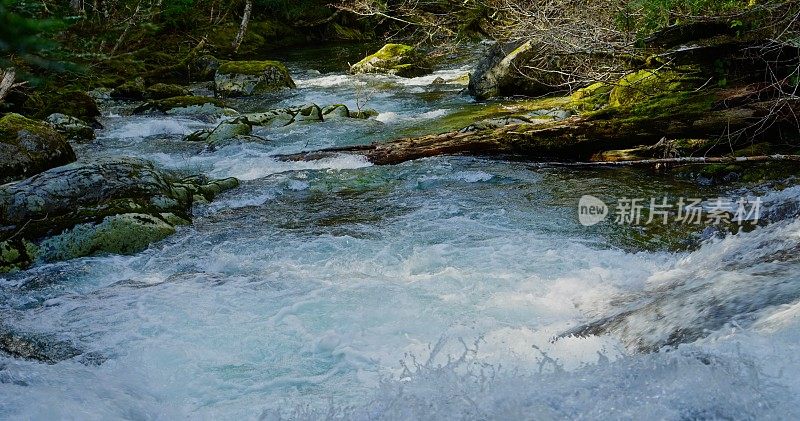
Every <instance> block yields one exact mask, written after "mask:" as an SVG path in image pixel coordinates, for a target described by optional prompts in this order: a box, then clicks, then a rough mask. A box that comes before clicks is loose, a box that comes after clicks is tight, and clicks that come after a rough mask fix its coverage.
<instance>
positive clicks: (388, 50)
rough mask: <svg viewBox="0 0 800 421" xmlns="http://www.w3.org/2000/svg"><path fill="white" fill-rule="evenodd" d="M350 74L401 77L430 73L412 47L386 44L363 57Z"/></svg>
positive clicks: (424, 61)
mask: <svg viewBox="0 0 800 421" xmlns="http://www.w3.org/2000/svg"><path fill="white" fill-rule="evenodd" d="M350 72H351V73H387V74H393V75H397V76H402V77H415V76H422V75H425V74H428V73H430V72H431V69H430V68H429V66H427V64H426V60H425V57H423V56H422V55H421V54H420V53H419V52H418V51H417V50H416V49H415V48H414V47H412V46H410V45H405V44H386V45H384V46H383V48H381V49H380V50H378V51H377V52H375V53H374V54H371V55H368V56H367V57H364V58H363V59H362V60H361V61H359V62H358V63H356V64H354V65H353V66H352V67H351V68H350Z"/></svg>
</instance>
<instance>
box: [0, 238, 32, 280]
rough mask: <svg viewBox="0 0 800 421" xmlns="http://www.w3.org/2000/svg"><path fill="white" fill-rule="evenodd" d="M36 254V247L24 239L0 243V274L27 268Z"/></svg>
mask: <svg viewBox="0 0 800 421" xmlns="http://www.w3.org/2000/svg"><path fill="white" fill-rule="evenodd" d="M37 253H38V247H36V245H34V244H33V243H31V242H30V241H27V240H24V239H18V240H7V241H3V242H0V273H4V272H14V271H17V270H20V269H26V268H28V267H29V266H30V265H31V264H33V261H34V260H35V259H36V255H37Z"/></svg>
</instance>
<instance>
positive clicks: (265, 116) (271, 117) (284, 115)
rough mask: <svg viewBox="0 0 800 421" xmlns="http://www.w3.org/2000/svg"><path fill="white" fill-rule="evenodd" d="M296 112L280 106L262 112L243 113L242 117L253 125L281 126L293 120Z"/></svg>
mask: <svg viewBox="0 0 800 421" xmlns="http://www.w3.org/2000/svg"><path fill="white" fill-rule="evenodd" d="M295 114H296V112H293V111H292V110H289V109H286V108H281V109H276V110H269V111H265V112H263V113H251V114H244V115H243V116H242V117H243V118H246V119H247V121H248V122H249V123H250V124H252V125H254V126H267V127H283V126H286V125H289V124H291V123H292V122H293V121H294V115H295Z"/></svg>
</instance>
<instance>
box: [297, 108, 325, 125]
mask: <svg viewBox="0 0 800 421" xmlns="http://www.w3.org/2000/svg"><path fill="white" fill-rule="evenodd" d="M294 119H295V121H297V122H301V121H307V122H318V121H322V109H320V108H319V106H318V105H317V104H308V105H304V106H302V107H301V108H300V109H299V110H298V111H297V114H295V116H294Z"/></svg>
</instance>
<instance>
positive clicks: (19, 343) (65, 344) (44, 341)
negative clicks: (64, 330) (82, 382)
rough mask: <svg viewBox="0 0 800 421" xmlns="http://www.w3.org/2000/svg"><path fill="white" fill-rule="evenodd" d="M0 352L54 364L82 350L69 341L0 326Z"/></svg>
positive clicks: (76, 354)
mask: <svg viewBox="0 0 800 421" xmlns="http://www.w3.org/2000/svg"><path fill="white" fill-rule="evenodd" d="M0 353H3V354H7V355H9V356H11V357H14V358H22V359H26V360H32V361H39V362H43V363H47V364H55V363H57V362H59V361H64V360H68V359H71V358H74V357H77V356H78V355H81V354H82V353H83V351H81V350H80V349H79V348H77V347H76V346H75V345H74V344H72V343H71V342H69V341H64V340H60V339H57V338H55V337H48V336H45V335H40V334H23V333H20V332H16V331H13V330H10V329H7V328H5V327H3V326H0Z"/></svg>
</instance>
